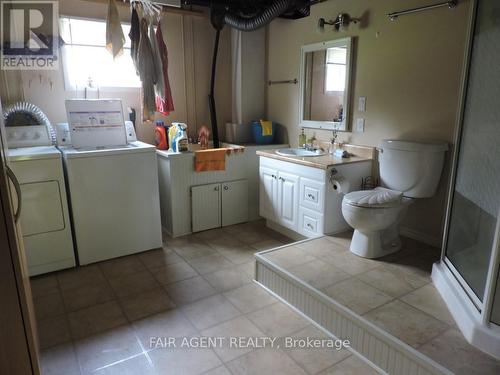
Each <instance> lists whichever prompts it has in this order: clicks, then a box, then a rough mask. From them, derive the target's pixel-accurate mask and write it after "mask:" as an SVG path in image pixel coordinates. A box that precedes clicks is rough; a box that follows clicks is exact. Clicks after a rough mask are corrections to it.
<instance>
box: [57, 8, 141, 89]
mask: <svg viewBox="0 0 500 375" xmlns="http://www.w3.org/2000/svg"><path fill="white" fill-rule="evenodd" d="M60 26H61V27H60V31H61V37H62V39H63V40H64V43H65V45H64V46H63V48H62V50H63V66H64V78H65V84H66V88H67V89H77V88H83V87H87V86H88V85H89V81H91V82H92V84H93V86H95V87H108V88H111V87H118V88H124V87H140V80H139V77H138V76H137V74H136V72H135V67H134V64H133V62H132V58H131V57H130V39H129V38H128V36H127V35H128V33H129V30H130V25H124V24H122V28H123V34H124V35H125V46H124V50H123V54H122V55H121V56H117V57H116V58H115V59H113V56H112V55H111V53H109V52H108V50H107V49H106V22H104V21H91V20H84V19H76V18H69V17H62V18H61V19H60Z"/></svg>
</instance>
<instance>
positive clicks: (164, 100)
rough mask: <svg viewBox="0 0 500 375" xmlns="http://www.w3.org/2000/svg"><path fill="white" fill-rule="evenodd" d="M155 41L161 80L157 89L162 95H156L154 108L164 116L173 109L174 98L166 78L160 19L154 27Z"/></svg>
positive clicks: (166, 65)
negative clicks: (159, 61)
mask: <svg viewBox="0 0 500 375" xmlns="http://www.w3.org/2000/svg"><path fill="white" fill-rule="evenodd" d="M156 41H157V45H158V54H159V57H160V60H161V64H162V65H161V67H162V69H161V70H162V72H161V74H160V75H161V77H162V79H163V82H161V83H160V82H158V83H157V85H158V86H159V87H160V90H158V91H159V92H160V93H161V94H162V95H159V96H158V95H157V96H156V110H157V111H158V112H160V113H162V114H164V115H166V116H168V115H169V114H170V112H172V111H173V110H174V100H173V98H172V89H171V87H170V81H169V79H168V50H167V45H166V44H165V39H163V32H162V29H161V19H159V20H158V26H157V27H156Z"/></svg>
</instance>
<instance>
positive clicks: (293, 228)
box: [257, 147, 374, 238]
mask: <svg viewBox="0 0 500 375" xmlns="http://www.w3.org/2000/svg"><path fill="white" fill-rule="evenodd" d="M373 151H374V150H373V148H371V147H359V148H357V152H356V153H355V154H354V156H352V157H350V158H337V157H333V156H331V155H328V154H327V155H324V156H316V157H295V156H283V155H279V154H277V153H276V150H265V151H257V155H259V156H260V163H259V179H260V184H259V195H260V199H259V212H260V216H262V217H264V218H266V219H267V224H268V226H269V227H271V228H273V229H275V230H278V231H281V232H282V233H284V234H286V235H288V236H292V237H296V238H298V237H300V236H297V234H299V235H302V236H306V237H317V236H322V235H323V234H332V233H339V232H342V231H345V230H347V229H349V226H348V225H347V223H346V222H345V220H344V218H343V216H342V211H341V210H342V198H343V196H344V194H346V193H348V192H349V191H352V190H359V189H361V185H362V181H363V178H366V177H368V176H371V175H372V159H373Z"/></svg>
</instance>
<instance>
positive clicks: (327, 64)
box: [324, 47, 347, 95]
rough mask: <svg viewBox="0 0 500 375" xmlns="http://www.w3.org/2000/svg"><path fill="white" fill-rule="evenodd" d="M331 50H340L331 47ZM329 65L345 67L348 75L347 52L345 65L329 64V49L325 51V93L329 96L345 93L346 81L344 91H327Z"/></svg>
mask: <svg viewBox="0 0 500 375" xmlns="http://www.w3.org/2000/svg"><path fill="white" fill-rule="evenodd" d="M330 48H339V47H330ZM346 49H347V48H346ZM329 65H338V66H343V67H344V69H345V71H346V73H347V51H346V62H345V63H344V64H341V63H336V62H328V49H325V82H324V93H325V95H329V94H330V93H335V92H345V87H346V79H344V88H343V89H342V90H328V89H327V82H328V66H329Z"/></svg>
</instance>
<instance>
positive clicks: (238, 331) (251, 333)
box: [201, 316, 264, 362]
mask: <svg viewBox="0 0 500 375" xmlns="http://www.w3.org/2000/svg"><path fill="white" fill-rule="evenodd" d="M201 334H202V336H206V337H223V338H224V341H223V343H222V345H221V346H220V347H219V346H218V347H217V348H215V349H214V351H215V352H216V353H217V355H218V356H219V358H220V359H221V360H222V362H229V361H231V360H233V359H235V358H237V357H240V356H242V355H244V354H246V353H249V352H251V351H252V350H253V348H252V347H251V346H248V345H246V344H244V343H243V344H239V343H235V342H233V341H231V340H232V338H236V337H243V338H256V337H263V335H264V334H263V333H262V332H261V331H260V330H259V329H258V328H257V327H256V326H255V325H254V324H253V323H252V322H251V321H250V320H248V319H247V318H246V317H244V316H239V317H237V318H235V319H232V320H230V321H227V322H224V323H222V324H219V325H217V326H215V327H212V328H209V329H206V330H203V331H201Z"/></svg>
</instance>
